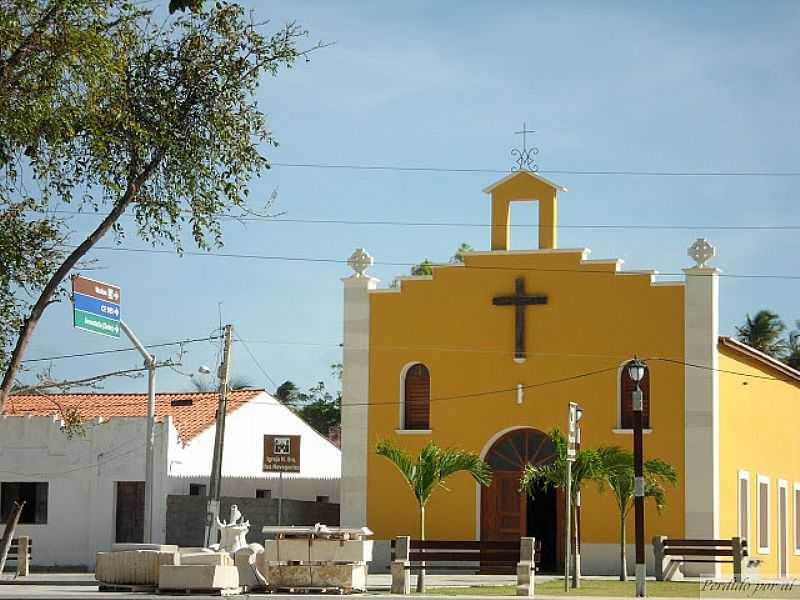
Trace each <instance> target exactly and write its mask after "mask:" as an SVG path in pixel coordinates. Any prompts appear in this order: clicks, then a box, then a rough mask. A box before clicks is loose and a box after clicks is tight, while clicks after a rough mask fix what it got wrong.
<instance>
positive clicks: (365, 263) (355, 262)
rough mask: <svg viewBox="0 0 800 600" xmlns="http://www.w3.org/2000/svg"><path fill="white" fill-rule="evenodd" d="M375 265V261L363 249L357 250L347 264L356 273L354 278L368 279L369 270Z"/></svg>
mask: <svg viewBox="0 0 800 600" xmlns="http://www.w3.org/2000/svg"><path fill="white" fill-rule="evenodd" d="M374 263H375V259H374V258H372V257H371V256H370V255H369V253H368V252H367V251H366V250H364V249H363V248H356V249H355V251H354V252H353V253H352V254H351V255H350V258H348V259H347V264H348V265H350V268H351V269H353V271H355V275H354V277H367V269H369V268H370V267H371V266H372V265H373V264H374Z"/></svg>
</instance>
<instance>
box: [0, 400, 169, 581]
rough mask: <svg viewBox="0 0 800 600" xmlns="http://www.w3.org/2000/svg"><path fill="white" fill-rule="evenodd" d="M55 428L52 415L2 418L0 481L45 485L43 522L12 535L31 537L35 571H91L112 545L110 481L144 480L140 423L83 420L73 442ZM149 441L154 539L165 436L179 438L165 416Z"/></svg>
mask: <svg viewBox="0 0 800 600" xmlns="http://www.w3.org/2000/svg"><path fill="white" fill-rule="evenodd" d="M60 425H61V422H60V421H58V420H56V419H53V418H52V417H16V416H3V417H2V418H0V481H6V482H14V481H41V482H47V483H48V497H47V505H48V506H47V523H45V524H39V525H33V524H23V525H19V526H18V528H17V532H16V535H18V536H19V535H27V536H30V537H31V538H32V539H33V559H32V564H33V565H34V566H70V567H75V566H83V567H92V566H93V565H94V560H95V553H96V552H98V551H102V550H108V549H110V548H111V544H112V543H113V542H114V535H115V523H116V514H115V510H116V482H117V481H144V470H145V469H144V465H145V460H144V459H145V456H144V455H145V451H144V441H145V419H142V418H135V417H119V418H114V419H111V420H109V421H105V422H102V423H100V422H97V421H89V422H87V423H86V424H85V427H86V435H85V437H74V438H73V439H71V440H70V439H68V438H67V437H66V436H65V435H64V433H62V431H61V430H60ZM165 432H167V434H166V435H165ZM155 436H156V444H155V464H156V469H155V482H154V497H155V499H156V502H155V507H154V508H155V510H154V515H155V519H154V524H153V529H154V531H155V533H156V536H155V537H156V541H160V540H161V539H163V530H164V521H163V517H164V515H165V513H166V510H165V506H164V500H165V498H166V489H165V486H166V463H167V445H168V442H167V439H166V438H167V437H172V436H177V433H176V432H175V429H174V427H173V426H172V423H171V420H170V419H169V418H167V419H166V422H165V423H157V424H156V430H155ZM159 499H161V502H159Z"/></svg>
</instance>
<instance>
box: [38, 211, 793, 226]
mask: <svg viewBox="0 0 800 600" xmlns="http://www.w3.org/2000/svg"><path fill="white" fill-rule="evenodd" d="M49 212H50V213H53V214H68V215H82V216H98V217H103V216H107V215H108V214H109V213H101V212H97V213H95V212H86V211H80V210H54V211H49ZM181 212H183V213H186V214H191V210H189V209H182V210H181ZM123 216H124V217H130V218H132V217H133V215H131V214H125V215H123ZM212 216H214V217H217V218H222V219H230V220H235V221H245V222H261V223H296V224H303V225H364V226H370V227H371V226H386V227H475V228H481V229H485V228H489V227H491V226H492V225H491V224H490V223H468V222H458V221H452V222H450V221H399V220H386V219H377V220H371V219H296V218H288V217H265V216H249V215H243V216H235V215H229V214H215V215H212ZM510 227H512V228H521V229H535V228H538V227H539V226H538V225H537V224H531V223H518V224H511V225H510ZM558 227H559V229H601V230H602V229H611V230H618V229H621V230H625V229H631V230H648V229H652V230H664V231H700V230H703V231H796V230H800V225H710V224H709V225H650V224H628V223H622V224H615V223H601V224H597V225H587V224H575V225H569V224H561V223H560V224H559V225H558Z"/></svg>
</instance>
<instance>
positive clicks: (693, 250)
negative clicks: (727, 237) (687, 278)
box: [688, 238, 717, 269]
mask: <svg viewBox="0 0 800 600" xmlns="http://www.w3.org/2000/svg"><path fill="white" fill-rule="evenodd" d="M716 254H717V249H716V248H714V246H712V245H711V243H710V242H709V241H708V240H706V239H704V238H697V240H696V241H695V242H694V244H692V245H691V246H689V252H688V255H689V258H691V259H692V260H694V262H695V263H697V264H696V267H697V268H700V269H702V268H703V267H705V266H706V263H707V262H708V261H709V260H711V259H712V258H713V257H714V256H715V255H716Z"/></svg>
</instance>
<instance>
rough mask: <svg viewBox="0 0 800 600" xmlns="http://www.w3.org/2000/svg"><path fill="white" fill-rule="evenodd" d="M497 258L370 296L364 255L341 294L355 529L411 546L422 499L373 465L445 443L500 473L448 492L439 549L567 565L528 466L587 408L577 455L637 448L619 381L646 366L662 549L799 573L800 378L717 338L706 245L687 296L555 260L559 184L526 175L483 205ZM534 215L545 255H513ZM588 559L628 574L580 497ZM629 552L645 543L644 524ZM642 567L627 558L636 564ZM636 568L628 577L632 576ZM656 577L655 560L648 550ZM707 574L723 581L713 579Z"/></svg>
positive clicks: (437, 497)
mask: <svg viewBox="0 0 800 600" xmlns="http://www.w3.org/2000/svg"><path fill="white" fill-rule="evenodd" d="M485 191H486V192H487V193H488V194H489V195H490V197H491V205H492V206H491V214H492V226H491V247H490V250H488V251H476V252H471V253H468V254H466V255H465V257H464V263H463V264H459V265H450V264H448V265H439V266H433V274H432V275H431V276H418V277H406V278H402V279H401V282H400V286H399V287H397V288H378V286H377V284H378V282H377V280H375V279H373V278H371V277H370V276H369V275H368V274H366V268H367V267H368V266H369V264H371V258H370V257H369V255H368V254H367V253H366V252H364V251H363V250H357V251H356V253H354V255H353V256H352V257H351V260H350V264H351V266H352V267H353V269H354V271H355V274H354V275H353V276H351V277H347V278H345V279H344V280H343V283H344V374H343V405H342V425H343V427H342V453H343V464H342V494H341V495H342V500H341V506H342V516H341V521H342V524H343V525H364V524H366V525H367V526H369V527H370V528H371V529H372V530H373V531H375V534H376V537H377V538H379V539H384V540H387V539H390V538H392V537H394V536H397V535H411V536H412V537H414V536H416V534H417V530H418V523H417V520H418V517H417V511H416V506H415V503H414V500H413V498H412V495H411V494H410V492H409V490H408V489H407V487H406V486H405V484H404V483H403V481H402V480H401V478H400V476H399V474H398V473H396V471H395V469H394V467H393V466H392V465H391V464H390V463H389V462H388V461H386V460H385V459H383V458H381V457H378V456H376V455H375V453H374V448H375V445H376V443H377V442H378V441H379V440H381V439H387V438H389V439H392V440H394V441H396V442H397V443H398V444H400V445H402V446H403V447H405V448H406V449H407V450H409V451H410V452H416V451H418V450H419V449H420V448H421V447H422V446H423V445H425V444H426V443H428V442H429V441H431V440H433V441H435V442H436V443H437V444H439V445H440V446H455V447H459V448H463V449H468V450H471V451H473V452H476V453H479V454H480V455H481V456H482V457H483V458H484V459H485V460H486V461H487V462H489V464H490V465H491V466H492V469H493V482H492V485H491V486H489V487H487V488H481V487H480V486H478V485H477V484H475V482H474V481H473V480H472V479H471V478H469V477H468V476H466V475H463V474H462V475H458V476H456V477H454V478H452V479H451V480H450V481H448V488H449V491H443V490H440V491H437V492H436V493H435V494H434V497H433V499H432V500H431V502H430V504H429V505H428V508H427V526H426V527H427V537H428V538H429V539H451V540H452V539H464V540H474V539H482V540H507V539H516V538H519V537H520V536H524V535H534V536H535V537H536V538H537V539H539V540H541V541H542V554H543V561H542V562H543V568H544V569H545V570H553V571H555V570H556V569H557V568H559V567H560V557H561V556H562V553H563V547H562V543H563V542H562V531H563V530H562V522H563V502H562V500H561V495H560V493H555V492H549V493H545V492H542V493H540V494H537V495H536V496H535V498H534V499H529V498H526V497H524V495H522V494H521V493H520V492H519V477H520V475H521V471H522V469H523V467H524V465H525V464H526V463H533V464H536V463H545V462H547V461H548V460H551V459H552V452H551V450H549V448H550V445H549V444H548V443H547V437H546V436H547V433H548V432H549V431H551V430H552V429H554V428H558V429H560V430H561V431H564V430H565V428H566V421H567V406H568V403H569V402H577V403H578V404H579V405H580V406H581V407H582V408H583V411H584V412H583V415H584V416H583V419H582V421H581V429H582V440H581V441H582V445H583V446H584V447H592V448H596V447H599V446H614V445H615V446H620V447H623V448H629V449H631V448H632V424H631V391H632V389H633V387H632V386H633V383H632V382H631V381H630V380H629V379H628V375H627V370H626V369H625V368H624V367H625V365H626V364H627V363H628V362H629V361H630V360H631V359H632V358H633V357H634V356H638V357H640V358H641V359H643V360H644V361H645V362H646V364H647V366H648V374H647V377H646V379H645V381H644V382H643V385H642V389H643V392H644V399H645V427H646V430H645V436H644V447H645V457H646V458H648V457H658V458H661V459H663V460H665V461H667V462H668V463H670V464H671V465H673V466H674V467H675V469H676V470H677V472H678V475H679V484H678V485H677V486H676V487H675V488H672V489H668V492H667V499H666V508H665V510H664V511H663V512H662V513H661V514H658V513H657V512H656V510H655V508H654V506H653V505H652V503H650V502H649V501H648V504H647V519H646V539H648V540H649V539H650V538H651V537H652V536H654V535H666V536H670V537H687V538H720V537H723V538H724V537H731V536H733V535H742V536H743V537H746V538H747V539H748V542H749V544H750V548H751V550H750V553H751V555H756V556H758V557H759V558H761V559H762V560H763V561H764V562H763V566H762V573H763V574H764V575H766V576H772V577H774V576H777V575H789V574H792V573H800V518H799V517H798V514H800V513H798V504H800V442H798V441H797V436H796V434H795V433H794V430H795V426H794V419H795V418H796V417H797V414H798V407H799V406H800V373H798V372H796V371H794V370H792V369H790V368H789V367H786V366H785V365H782V364H781V363H779V362H777V361H775V360H773V359H771V358H769V357H767V356H765V355H761V354H760V353H758V352H757V351H755V350H752V349H750V348H748V347H746V346H744V345H742V344H740V343H738V342H736V341H734V340H730V339H728V338H720V336H719V331H718V305H719V295H718V277H719V271H718V270H717V269H716V268H714V267H710V266H707V265H706V262H707V261H708V260H709V259H710V258H711V257H712V255H713V248H712V247H711V246H710V244H708V243H707V242H705V241H704V240H698V241H697V242H696V243H695V244H694V245H693V246H692V248H691V249H690V256H692V257H693V258H694V259H695V262H696V265H695V266H693V267H689V268H686V269H685V270H684V273H685V276H684V278H683V280H682V281H677V282H674V281H673V282H662V281H658V280H657V278H656V274H655V272H642V271H638V272H631V271H623V270H622V262H621V261H620V260H617V259H591V258H589V250H587V249H584V248H578V249H561V248H559V247H558V243H557V235H558V230H557V214H558V211H557V208H558V206H557V203H558V193H559V192H563V191H566V190H564V189H563V188H561V187H560V186H558V185H556V184H554V183H552V182H550V181H548V180H546V179H544V178H543V177H540V176H538V175H537V174H535V173H531V172H528V171H518V172H515V173H513V174H511V175H509V176H508V177H505V178H504V179H502V180H500V181H499V182H497V183H495V184H494V185H492V186H490V187H489V188H487V189H486V190H485ZM516 201H537V202H538V203H539V232H538V233H539V240H538V242H539V243H538V248H536V249H533V250H512V249H511V234H510V230H511V229H510V206H511V204H512V203H513V202H516ZM580 535H581V548H582V551H581V555H582V565H583V570H584V572H586V573H589V574H602V573H615V572H617V560H618V544H619V516H618V511H617V508H616V505H615V503H614V499H613V495H612V494H611V492H610V491H608V490H606V491H605V492H601V491H598V490H597V489H596V486H593V485H591V484H590V485H589V486H588V487H587V488H585V489H584V492H583V494H582V499H581V527H580ZM627 542H628V544H630V545H632V543H633V525H632V516H631V521H630V522H629V523H628V540H627ZM630 552H631V553H632V546H631V549H630ZM632 562H633V561H629V566H630V568H632V566H633V564H632ZM648 563H652V552H651V551H650V549H649V547H648ZM704 568H705V569H706V571H707V570H708V569H711V572H714V570H715V569H716V568H717V567H715V566H714V565H706V566H705V567H704Z"/></svg>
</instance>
